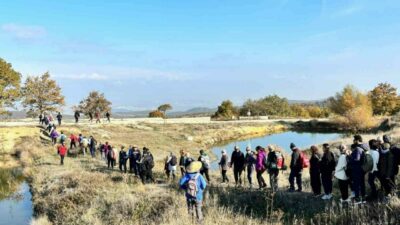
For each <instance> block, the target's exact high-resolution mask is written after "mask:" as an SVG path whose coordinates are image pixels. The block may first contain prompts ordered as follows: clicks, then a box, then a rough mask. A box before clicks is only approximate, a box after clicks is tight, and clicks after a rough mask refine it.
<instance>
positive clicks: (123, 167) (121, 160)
mask: <svg viewBox="0 0 400 225" xmlns="http://www.w3.org/2000/svg"><path fill="white" fill-rule="evenodd" d="M118 158H119V170H120V171H121V172H124V173H126V171H127V168H126V161H127V160H128V155H127V154H126V151H125V146H121V150H120V151H119V157H118Z"/></svg>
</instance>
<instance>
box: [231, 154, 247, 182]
mask: <svg viewBox="0 0 400 225" xmlns="http://www.w3.org/2000/svg"><path fill="white" fill-rule="evenodd" d="M244 166H245V160H244V154H243V152H242V151H240V149H239V147H237V146H235V150H234V151H233V152H232V157H231V167H233V175H234V177H235V183H236V185H238V184H240V185H242V172H243V170H244Z"/></svg>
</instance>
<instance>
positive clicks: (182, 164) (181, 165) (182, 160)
mask: <svg viewBox="0 0 400 225" xmlns="http://www.w3.org/2000/svg"><path fill="white" fill-rule="evenodd" d="M179 153H180V158H179V168H180V169H181V177H183V176H184V175H185V161H186V152H185V150H183V149H181V150H180V152H179Z"/></svg>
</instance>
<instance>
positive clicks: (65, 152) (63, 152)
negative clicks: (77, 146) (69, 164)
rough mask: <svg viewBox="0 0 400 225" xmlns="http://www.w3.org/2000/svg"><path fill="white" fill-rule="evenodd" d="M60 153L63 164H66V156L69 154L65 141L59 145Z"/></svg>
mask: <svg viewBox="0 0 400 225" xmlns="http://www.w3.org/2000/svg"><path fill="white" fill-rule="evenodd" d="M58 154H59V155H60V158H61V165H64V157H65V155H66V154H67V147H65V144H64V143H62V144H61V145H59V146H58Z"/></svg>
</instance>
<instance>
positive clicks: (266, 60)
mask: <svg viewBox="0 0 400 225" xmlns="http://www.w3.org/2000/svg"><path fill="white" fill-rule="evenodd" d="M399 52H400V1H396V0H380V1H372V0H364V1H359V0H347V1H343V0H271V1H266V0H264V1H256V0H254V1H239V0H202V1H183V0H181V1H177V0H168V1H165V0H154V1H152V0H140V1H128V0H125V1H122V0H120V1H108V0H107V1H106V0H102V1H100V0H96V1H78V0H68V1H51V0H47V1H40V0H37V1H29V0H25V1H22V0H13V1H5V2H2V4H1V6H0V57H2V58H4V59H5V60H7V61H8V62H11V63H12V64H13V66H14V67H15V69H16V70H18V71H20V72H21V73H22V74H23V75H24V76H27V75H40V74H42V73H44V72H46V71H49V72H50V74H51V75H52V76H53V78H55V79H56V80H57V81H58V83H59V84H60V86H61V87H62V88H63V93H64V95H65V96H66V100H67V104H68V106H71V105H74V104H76V103H78V102H79V101H80V100H81V99H82V98H84V97H85V96H86V95H87V94H88V92H89V91H91V90H99V91H101V92H104V93H105V95H106V97H108V98H109V99H110V100H111V101H112V102H113V106H114V107H115V108H126V109H133V110H141V109H152V108H155V107H156V106H157V105H159V104H161V103H164V102H169V103H171V104H172V105H173V106H175V109H177V110H183V109H188V108H191V107H197V106H206V107H215V106H216V105H218V104H219V103H220V102H221V101H222V100H224V99H231V100H233V101H234V102H235V103H236V104H241V103H242V102H243V101H245V100H246V99H248V98H259V97H263V96H266V95H269V94H278V95H280V96H284V97H287V98H289V99H294V100H316V99H323V98H326V97H328V96H331V95H333V94H334V93H335V92H337V91H339V90H340V89H341V88H342V87H343V86H344V85H346V84H353V85H355V86H357V87H358V88H359V89H361V90H363V91H367V90H369V89H371V88H373V87H374V86H375V85H376V84H377V83H379V82H386V81H387V82H390V83H392V84H393V85H395V86H398V87H400V78H399V73H400V72H399V71H400V63H399V62H400V54H399Z"/></svg>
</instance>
